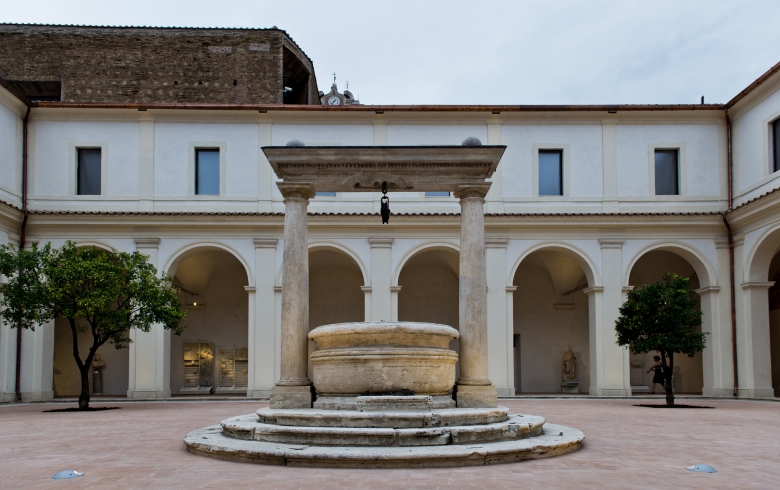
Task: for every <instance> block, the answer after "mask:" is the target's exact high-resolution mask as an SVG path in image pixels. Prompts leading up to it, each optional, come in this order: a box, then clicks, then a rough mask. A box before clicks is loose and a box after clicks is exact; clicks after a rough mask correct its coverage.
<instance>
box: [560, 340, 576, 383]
mask: <svg viewBox="0 0 780 490" xmlns="http://www.w3.org/2000/svg"><path fill="white" fill-rule="evenodd" d="M575 381H577V358H576V357H575V356H574V352H572V351H571V346H569V350H567V351H566V353H565V354H563V382H564V383H572V382H575Z"/></svg>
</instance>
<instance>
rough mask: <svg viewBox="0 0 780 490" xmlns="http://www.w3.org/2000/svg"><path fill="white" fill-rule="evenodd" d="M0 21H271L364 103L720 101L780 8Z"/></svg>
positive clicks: (718, 1)
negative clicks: (701, 99) (336, 75)
mask: <svg viewBox="0 0 780 490" xmlns="http://www.w3.org/2000/svg"><path fill="white" fill-rule="evenodd" d="M0 21H3V22H34V23H57V24H91V25H155V26H199V27H207V26H218V27H271V26H277V27H279V28H282V29H285V30H286V31H287V33H288V34H289V35H290V36H292V38H293V39H294V40H295V41H296V42H297V43H298V44H299V45H300V47H301V48H302V49H303V50H304V51H305V52H306V54H308V55H309V57H310V58H311V59H312V60H313V61H314V66H315V69H316V72H317V81H318V84H319V88H320V90H323V91H326V92H327V91H328V90H329V88H330V84H331V83H332V81H333V77H332V75H331V73H333V72H336V73H337V74H338V79H337V82H338V84H339V89H340V90H342V91H343V89H344V85H345V82H346V81H349V86H350V90H351V91H352V92H353V93H354V94H355V96H359V97H360V101H361V102H362V103H365V104H612V103H614V104H624V103H641V104H645V103H653V104H654V103H698V102H699V100H700V97H701V96H702V95H704V96H705V100H706V102H727V101H728V100H729V99H731V98H732V97H733V96H734V95H736V94H737V93H738V92H739V91H740V90H742V89H743V88H744V87H745V86H747V85H748V84H750V83H751V82H752V81H753V80H755V79H756V78H757V77H758V76H760V75H761V74H762V73H764V72H765V71H766V70H768V69H769V68H770V67H771V66H773V65H774V64H775V63H777V62H778V61H780V0H754V1H738V0H703V1H699V0H676V1H658V0H652V1H647V0H644V1H633V0H620V1H602V0H587V1H554V0H547V1H538V2H537V1H519V0H516V1H510V0H505V1H494V0H479V1H456V0H448V1H426V0H416V1H405V0H403V1H402V0H386V1H384V2H378V1H368V0H365V1H362V2H361V1H339V0H326V1H318V2H314V1H308V0H295V1H290V0H287V1H279V0H275V1H265V0H222V1H215V0H208V1H203V0H187V1H178V0H176V1H174V0H133V1H131V2H115V1H110V0H109V1H106V0H102V1H100V2H97V1H87V0H68V1H62V0H38V1H36V2H34V3H27V2H11V1H10V0H4V2H3V7H2V9H0Z"/></svg>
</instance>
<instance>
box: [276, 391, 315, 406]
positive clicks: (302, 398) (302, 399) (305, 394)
mask: <svg viewBox="0 0 780 490" xmlns="http://www.w3.org/2000/svg"><path fill="white" fill-rule="evenodd" d="M313 402H314V386H311V385H309V386H274V387H273V388H271V408H282V409H284V408H311V405H312V403H313Z"/></svg>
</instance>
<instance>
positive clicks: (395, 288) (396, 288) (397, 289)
mask: <svg viewBox="0 0 780 490" xmlns="http://www.w3.org/2000/svg"><path fill="white" fill-rule="evenodd" d="M400 290H401V286H390V292H391V293H397V292H398V291H400Z"/></svg>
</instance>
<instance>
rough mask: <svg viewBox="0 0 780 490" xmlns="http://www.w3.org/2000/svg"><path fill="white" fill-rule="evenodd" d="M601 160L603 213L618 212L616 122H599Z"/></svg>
mask: <svg viewBox="0 0 780 490" xmlns="http://www.w3.org/2000/svg"><path fill="white" fill-rule="evenodd" d="M601 152H602V153H601V155H602V156H601V158H602V171H603V179H604V180H603V186H604V191H603V192H604V200H603V203H602V209H603V211H604V212H605V213H614V212H618V187H617V121H613V120H607V121H601Z"/></svg>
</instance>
